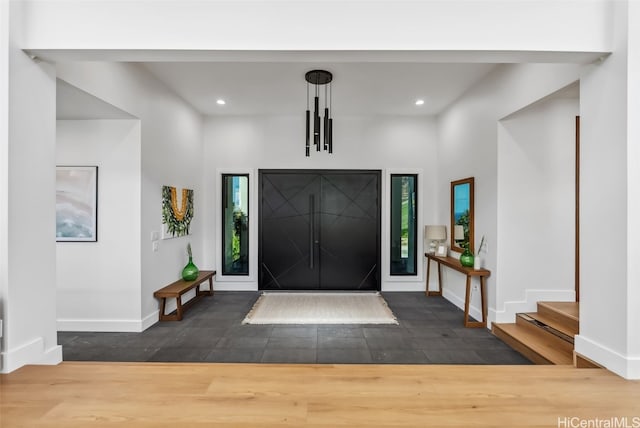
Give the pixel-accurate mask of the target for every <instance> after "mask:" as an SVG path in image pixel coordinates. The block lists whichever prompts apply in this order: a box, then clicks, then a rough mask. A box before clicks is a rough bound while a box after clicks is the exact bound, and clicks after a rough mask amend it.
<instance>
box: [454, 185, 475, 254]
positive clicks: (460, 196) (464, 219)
mask: <svg viewBox="0 0 640 428" xmlns="http://www.w3.org/2000/svg"><path fill="white" fill-rule="evenodd" d="M456 225H460V226H462V229H463V231H464V236H463V237H461V236H456V234H455V226H456ZM449 235H450V236H451V249H452V250H455V251H460V252H462V251H464V247H467V245H468V248H469V250H470V251H471V252H474V246H473V177H469V178H465V179H462V180H456V181H452V182H451V229H450V232H449Z"/></svg>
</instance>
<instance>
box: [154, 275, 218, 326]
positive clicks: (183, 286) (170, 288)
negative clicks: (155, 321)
mask: <svg viewBox="0 0 640 428" xmlns="http://www.w3.org/2000/svg"><path fill="white" fill-rule="evenodd" d="M215 274H216V271H215V270H203V271H200V273H199V274H198V277H197V278H196V279H195V281H185V280H184V279H180V280H178V281H176V282H174V283H172V284H169V285H167V286H166V287H162V288H161V289H160V290H158V291H156V292H155V293H153V297H155V298H158V299H162V305H161V308H160V321H180V320H182V315H183V314H184V311H186V310H187V309H188V308H189V307H191V305H193V304H194V303H195V302H196V301H198V300H200V298H201V297H204V296H212V295H213V276H214V275H215ZM206 280H209V290H200V285H201V284H202V283H203V282H205V281H206ZM194 288H195V289H196V296H195V297H194V298H193V299H191V300H189V301H188V302H187V303H185V304H184V305H183V304H182V295H183V294H184V293H186V292H187V291H189V290H192V289H194ZM171 298H175V299H176V305H177V309H176V310H175V313H173V312H172V313H171V314H165V313H164V312H165V307H166V303H167V299H171Z"/></svg>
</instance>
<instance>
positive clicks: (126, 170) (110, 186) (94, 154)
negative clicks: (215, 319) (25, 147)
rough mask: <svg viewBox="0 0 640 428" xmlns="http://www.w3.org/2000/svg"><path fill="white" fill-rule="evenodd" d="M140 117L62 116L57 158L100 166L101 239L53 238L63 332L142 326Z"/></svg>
mask: <svg viewBox="0 0 640 428" xmlns="http://www.w3.org/2000/svg"><path fill="white" fill-rule="evenodd" d="M140 151H141V148H140V122H139V121H137V120H59V121H58V122H57V129H56V164H57V165H97V166H98V242H58V243H57V244H56V260H57V271H56V274H57V276H56V286H57V308H58V309H57V319H58V330H61V331H141V330H142V325H141V304H140V301H141V266H140V263H141V261H140V197H141V194H140V187H141V171H140V168H141V159H140V155H141V153H140Z"/></svg>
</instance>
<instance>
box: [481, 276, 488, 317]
mask: <svg viewBox="0 0 640 428" xmlns="http://www.w3.org/2000/svg"><path fill="white" fill-rule="evenodd" d="M484 289H485V280H484V276H481V277H480V299H481V300H482V324H483V326H484V327H486V326H487V298H486V296H485V295H484Z"/></svg>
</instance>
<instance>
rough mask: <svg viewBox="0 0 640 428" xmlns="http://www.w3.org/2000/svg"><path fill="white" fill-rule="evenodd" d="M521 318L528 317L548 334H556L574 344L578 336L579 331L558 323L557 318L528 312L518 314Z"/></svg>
mask: <svg viewBox="0 0 640 428" xmlns="http://www.w3.org/2000/svg"><path fill="white" fill-rule="evenodd" d="M518 315H520V316H526V317H528V318H529V319H530V322H533V323H535V324H536V325H538V326H539V327H540V328H543V329H545V330H547V331H548V332H550V333H552V334H555V335H556V336H558V337H560V338H562V339H564V340H566V341H567V342H571V343H573V337H574V336H575V335H576V334H578V332H577V331H575V330H572V329H571V328H568V327H567V325H566V324H564V323H560V322H558V321H556V319H555V318H552V317H549V316H547V315H544V314H541V313H539V312H526V313H523V314H518Z"/></svg>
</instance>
